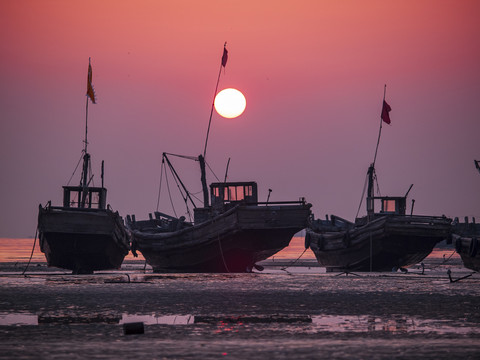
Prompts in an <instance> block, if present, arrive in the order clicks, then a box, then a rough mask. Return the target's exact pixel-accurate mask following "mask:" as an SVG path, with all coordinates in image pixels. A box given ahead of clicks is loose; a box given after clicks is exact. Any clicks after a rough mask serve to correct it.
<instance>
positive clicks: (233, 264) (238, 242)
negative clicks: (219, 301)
mask: <svg viewBox="0 0 480 360" xmlns="http://www.w3.org/2000/svg"><path fill="white" fill-rule="evenodd" d="M309 216H310V204H304V205H284V206H236V207H234V208H233V209H230V210H228V211H226V212H225V213H223V214H221V215H218V216H216V217H214V218H213V219H211V220H209V221H206V222H204V223H201V224H198V225H194V226H192V227H188V228H185V229H182V230H179V231H172V232H167V233H150V234H149V233H145V232H142V231H138V230H134V231H132V242H133V245H132V247H133V246H134V247H135V248H136V249H138V250H139V251H140V252H141V253H142V255H143V256H144V257H145V259H146V261H147V263H148V264H149V265H151V266H152V268H153V270H154V271H155V272H246V271H251V269H252V268H253V267H254V266H255V263H256V262H258V261H261V260H264V259H266V258H268V257H270V256H272V255H274V254H275V253H277V252H278V251H280V250H282V249H283V248H285V247H287V246H288V245H289V243H290V240H291V239H292V237H293V235H294V234H295V233H297V232H298V231H300V230H302V229H304V228H305V227H306V226H307V222H308V218H309Z"/></svg>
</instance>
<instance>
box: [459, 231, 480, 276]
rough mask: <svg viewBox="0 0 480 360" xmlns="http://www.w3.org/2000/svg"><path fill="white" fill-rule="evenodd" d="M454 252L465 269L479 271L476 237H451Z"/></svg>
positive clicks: (479, 251) (477, 241)
mask: <svg viewBox="0 0 480 360" xmlns="http://www.w3.org/2000/svg"><path fill="white" fill-rule="evenodd" d="M453 242H454V245H455V250H456V251H457V253H458V254H459V255H460V257H461V258H462V261H463V266H465V267H466V268H467V269H470V270H474V271H480V249H479V247H480V241H479V240H478V238H476V237H462V236H457V235H453Z"/></svg>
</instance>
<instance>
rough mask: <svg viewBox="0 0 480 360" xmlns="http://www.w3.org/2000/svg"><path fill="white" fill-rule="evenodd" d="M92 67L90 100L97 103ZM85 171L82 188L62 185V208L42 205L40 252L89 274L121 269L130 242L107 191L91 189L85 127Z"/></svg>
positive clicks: (52, 263)
mask: <svg viewBox="0 0 480 360" xmlns="http://www.w3.org/2000/svg"><path fill="white" fill-rule="evenodd" d="M94 96H95V95H94V93H93V88H92V87H91V67H90V64H89V72H88V90H87V117H88V99H89V97H90V98H91V100H92V102H93V103H95V98H94ZM84 143H85V148H84V149H83V151H82V152H83V154H84V155H83V168H82V169H83V170H82V176H81V178H80V185H79V186H63V206H52V205H51V202H50V201H49V202H48V203H47V205H46V206H45V207H42V205H39V211H38V233H39V239H40V249H41V251H42V252H44V253H45V257H46V258H47V263H48V266H55V267H59V268H63V269H68V270H72V271H73V273H75V274H88V273H92V272H93V271H95V270H107V269H117V268H120V266H121V264H122V262H123V259H124V258H125V256H126V255H127V254H128V251H129V250H130V240H129V236H128V233H127V231H126V229H125V226H124V224H123V219H122V217H121V216H120V215H119V214H118V212H114V211H112V210H111V208H110V205H108V206H107V205H106V200H107V189H106V188H105V187H103V162H102V186H101V187H94V186H89V185H90V182H91V181H92V179H93V175H91V174H89V172H90V171H91V166H90V154H88V152H87V144H88V142H87V123H86V124H85V141H84Z"/></svg>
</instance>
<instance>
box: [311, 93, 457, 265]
mask: <svg viewBox="0 0 480 360" xmlns="http://www.w3.org/2000/svg"><path fill="white" fill-rule="evenodd" d="M390 110H391V108H390V106H389V105H388V104H387V103H386V102H385V96H384V100H383V107H382V113H381V119H380V131H379V136H378V141H377V148H376V150H375V157H374V161H373V163H372V164H371V165H370V166H369V168H368V171H367V180H368V182H367V183H368V188H367V189H368V190H367V196H366V207H367V209H366V210H367V215H366V216H364V217H356V219H355V221H354V222H350V221H348V220H345V219H342V218H341V217H338V216H335V215H331V216H330V219H329V218H328V216H327V217H326V219H325V220H322V219H317V220H312V222H311V224H310V226H309V228H307V230H306V236H305V247H306V248H310V249H311V250H312V251H313V253H314V254H315V257H316V258H317V261H318V263H319V264H320V266H323V267H326V268H327V270H329V271H345V272H350V271H392V270H395V269H404V268H405V267H407V266H409V265H412V264H416V263H419V262H421V261H422V260H423V259H424V258H425V257H426V256H428V255H429V254H430V253H431V251H432V250H433V248H434V246H435V245H436V244H437V243H438V242H440V241H442V240H445V239H448V238H449V236H450V223H451V219H449V218H447V217H445V216H421V215H413V204H414V200H412V209H411V212H410V214H409V215H408V214H406V204H407V196H408V193H409V192H410V189H411V188H412V186H413V184H412V185H411V186H410V188H409V189H408V191H407V193H406V194H405V195H404V196H394V197H392V196H375V192H374V182H375V179H376V174H375V160H376V156H377V150H378V144H379V141H380V135H381V129H382V122H385V123H387V124H390V116H389V112H390ZM362 198H363V195H362ZM376 204H377V205H376ZM375 208H377V209H378V208H380V210H379V211H378V212H376V211H375ZM357 216H358V213H357Z"/></svg>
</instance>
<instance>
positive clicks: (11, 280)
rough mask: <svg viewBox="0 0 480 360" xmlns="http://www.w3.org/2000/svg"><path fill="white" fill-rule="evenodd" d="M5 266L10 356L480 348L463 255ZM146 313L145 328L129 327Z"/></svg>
mask: <svg viewBox="0 0 480 360" xmlns="http://www.w3.org/2000/svg"><path fill="white" fill-rule="evenodd" d="M1 265H2V266H0V324H2V325H0V339H1V340H0V358H19V359H28V358H31V359H33V358H47V357H48V358H67V357H68V358H71V359H81V358H86V357H89V358H133V357H140V358H167V359H184V358H186V359H205V358H236V359H246V358H248V359H266V358H279V359H292V358H295V359H311V358H329V359H351V358H365V359H381V358H412V359H413V358H419V357H423V358H432V359H433V358H435V359H452V358H459V359H460V358H462V359H477V358H479V355H480V300H479V299H480V297H479V295H480V274H478V273H475V274H473V275H472V276H469V277H467V278H465V279H463V280H460V281H456V282H450V279H449V277H448V275H447V272H446V271H447V269H451V271H452V279H453V280H456V279H459V278H462V277H465V276H468V275H470V274H472V272H471V271H469V270H467V269H465V268H463V267H462V265H461V262H460V260H459V258H458V257H453V258H452V259H450V260H449V261H448V262H447V263H445V264H444V263H443V260H442V259H441V258H438V257H435V256H432V257H431V258H427V259H426V261H425V265H426V270H425V273H424V274H423V275H422V274H421V269H420V268H416V267H414V268H411V269H409V272H408V273H406V274H404V273H400V272H397V273H359V274H358V275H360V276H356V275H354V274H350V275H348V276H346V275H345V274H337V273H325V272H324V271H323V272H322V269H321V268H318V267H309V265H311V264H310V263H309V262H308V261H307V262H305V263H302V262H299V263H298V262H297V263H296V265H300V266H292V267H289V268H287V269H285V270H282V267H281V266H278V263H277V264H274V263H271V262H270V263H267V264H266V265H267V266H266V269H265V271H264V272H261V273H253V274H153V273H151V272H149V271H148V269H147V272H146V273H144V272H143V271H142V269H143V266H142V264H141V263H138V262H137V263H135V262H127V263H126V264H125V265H124V267H123V268H122V269H121V270H119V271H112V272H103V273H100V274H94V275H83V276H72V275H69V274H67V273H63V272H62V271H52V270H54V269H46V268H45V266H44V265H42V264H39V265H40V266H36V264H34V266H33V267H32V268H31V269H32V270H31V271H28V272H27V276H26V277H25V276H21V275H20V273H19V272H18V270H19V269H18V268H17V269H16V268H15V267H14V266H13V265H12V264H1ZM274 265H275V266H274ZM31 266H32V265H31ZM17 267H18V264H17ZM15 270H16V271H15ZM47 270H48V271H47ZM138 321H141V322H143V323H144V333H143V334H135V335H125V334H124V331H123V324H124V323H127V324H128V323H131V322H138Z"/></svg>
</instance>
